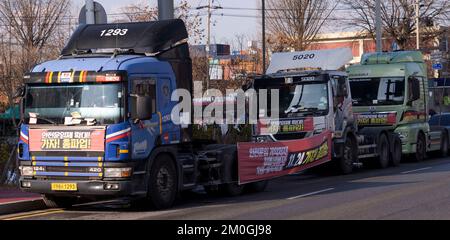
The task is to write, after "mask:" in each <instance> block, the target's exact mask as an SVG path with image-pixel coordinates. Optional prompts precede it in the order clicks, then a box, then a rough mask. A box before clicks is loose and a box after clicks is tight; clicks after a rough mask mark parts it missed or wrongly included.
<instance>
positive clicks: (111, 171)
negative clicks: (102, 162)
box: [105, 168, 132, 178]
mask: <svg viewBox="0 0 450 240" xmlns="http://www.w3.org/2000/svg"><path fill="white" fill-rule="evenodd" d="M131 171H132V170H131V168H105V177H106V178H126V177H130V176H131Z"/></svg>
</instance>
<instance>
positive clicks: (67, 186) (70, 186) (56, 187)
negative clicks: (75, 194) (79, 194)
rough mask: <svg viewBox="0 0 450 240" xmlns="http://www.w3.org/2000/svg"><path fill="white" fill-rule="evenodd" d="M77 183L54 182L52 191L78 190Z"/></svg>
mask: <svg viewBox="0 0 450 240" xmlns="http://www.w3.org/2000/svg"><path fill="white" fill-rule="evenodd" d="M77 190H78V188H77V184H76V183H52V191H77Z"/></svg>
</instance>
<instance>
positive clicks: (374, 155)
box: [358, 153, 378, 159]
mask: <svg viewBox="0 0 450 240" xmlns="http://www.w3.org/2000/svg"><path fill="white" fill-rule="evenodd" d="M377 156H378V154H377V153H370V154H364V155H359V156H358V158H359V159H362V158H371V157H377Z"/></svg>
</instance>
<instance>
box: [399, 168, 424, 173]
mask: <svg viewBox="0 0 450 240" xmlns="http://www.w3.org/2000/svg"><path fill="white" fill-rule="evenodd" d="M430 168H431V167H424V168H419V169H416V170H411V171H406V172H402V174H407V173H413V172H419V171H423V170H427V169H430Z"/></svg>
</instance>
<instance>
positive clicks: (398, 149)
mask: <svg viewBox="0 0 450 240" xmlns="http://www.w3.org/2000/svg"><path fill="white" fill-rule="evenodd" d="M392 146H393V149H392V153H391V163H392V166H394V167H397V166H399V165H400V162H401V161H402V140H400V138H398V137H394V143H393V144H392Z"/></svg>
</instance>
